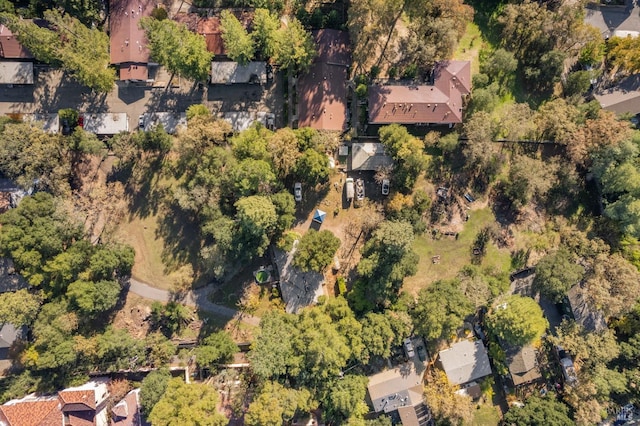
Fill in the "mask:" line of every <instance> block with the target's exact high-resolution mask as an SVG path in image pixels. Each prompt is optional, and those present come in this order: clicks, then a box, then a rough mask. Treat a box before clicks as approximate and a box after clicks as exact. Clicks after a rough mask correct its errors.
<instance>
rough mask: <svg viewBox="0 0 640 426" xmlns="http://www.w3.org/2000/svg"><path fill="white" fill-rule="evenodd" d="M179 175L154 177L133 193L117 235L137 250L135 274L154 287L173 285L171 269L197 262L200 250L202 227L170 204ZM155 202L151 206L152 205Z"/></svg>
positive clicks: (168, 287) (118, 238) (133, 273)
mask: <svg viewBox="0 0 640 426" xmlns="http://www.w3.org/2000/svg"><path fill="white" fill-rule="evenodd" d="M176 184H177V182H176V181H175V179H173V178H171V179H167V178H163V179H159V178H154V179H150V185H149V186H146V187H145V188H144V189H142V190H141V191H139V192H137V193H136V194H131V195H130V196H131V200H130V202H129V203H128V211H127V212H126V214H125V216H124V218H123V220H122V222H121V223H120V224H118V226H117V227H116V229H117V230H116V232H115V238H116V239H117V240H118V241H121V242H123V243H127V244H129V245H131V246H132V247H133V248H134V250H135V252H136V256H135V264H134V265H133V270H132V275H133V277H134V278H136V279H138V280H140V281H143V282H145V283H147V284H149V285H152V286H154V287H158V288H162V289H167V290H168V289H171V286H172V277H171V273H172V272H174V271H176V270H178V269H179V268H180V267H181V266H183V265H187V264H194V262H195V261H196V257H197V251H198V244H199V238H198V231H197V229H196V227H195V226H193V225H192V224H191V223H190V222H188V221H186V220H182V219H181V218H180V213H179V212H178V211H175V210H172V209H171V208H169V207H168V206H167V203H166V199H167V194H169V193H170V189H171V188H172V187H175V185H176ZM149 206H151V207H149Z"/></svg>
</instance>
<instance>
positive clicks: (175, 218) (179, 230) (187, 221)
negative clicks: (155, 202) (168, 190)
mask: <svg viewBox="0 0 640 426" xmlns="http://www.w3.org/2000/svg"><path fill="white" fill-rule="evenodd" d="M162 213H163V214H161V215H160V216H159V217H158V221H159V222H158V229H157V231H156V236H157V237H161V238H162V239H163V240H164V248H163V250H162V263H164V265H165V271H164V272H165V273H170V272H173V271H175V270H176V269H177V268H178V267H179V266H180V265H184V264H191V265H192V266H193V270H194V271H197V270H198V258H199V252H200V248H201V239H200V231H199V229H198V226H197V224H195V223H194V222H193V221H192V220H191V218H190V217H188V215H186V214H185V213H184V212H183V211H181V210H180V209H179V208H178V206H176V205H175V204H173V203H171V202H170V201H169V200H167V199H166V197H165V202H164V204H163V206H162Z"/></svg>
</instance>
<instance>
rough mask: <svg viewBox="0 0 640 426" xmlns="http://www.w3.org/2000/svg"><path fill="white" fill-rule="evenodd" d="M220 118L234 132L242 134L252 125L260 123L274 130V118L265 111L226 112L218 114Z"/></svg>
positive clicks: (273, 115)
mask: <svg viewBox="0 0 640 426" xmlns="http://www.w3.org/2000/svg"><path fill="white" fill-rule="evenodd" d="M219 115H221V116H222V118H223V119H224V120H226V121H228V122H229V124H231V127H233V130H234V131H235V132H243V131H245V130H247V129H248V128H249V127H251V126H253V125H254V123H260V124H262V125H263V126H264V127H266V128H268V129H271V130H273V129H274V128H275V119H276V116H275V114H273V113H270V112H265V111H258V112H254V111H228V112H224V113H219Z"/></svg>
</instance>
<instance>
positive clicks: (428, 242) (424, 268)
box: [403, 207, 511, 294]
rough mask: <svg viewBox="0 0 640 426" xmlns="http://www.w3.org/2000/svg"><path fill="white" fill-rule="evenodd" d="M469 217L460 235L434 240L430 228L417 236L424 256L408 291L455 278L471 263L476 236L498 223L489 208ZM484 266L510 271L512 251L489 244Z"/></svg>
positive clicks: (417, 247) (416, 245)
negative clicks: (487, 227)
mask: <svg viewBox="0 0 640 426" xmlns="http://www.w3.org/2000/svg"><path fill="white" fill-rule="evenodd" d="M469 216H470V217H469V220H468V221H467V222H465V224H464V228H463V229H462V231H460V232H459V233H458V235H457V237H455V236H445V235H441V236H439V237H438V238H439V239H434V238H433V237H432V234H431V233H430V232H429V231H427V232H425V233H424V234H423V235H420V236H418V237H417V238H416V240H415V241H414V243H413V249H414V250H415V251H416V253H418V255H419V256H420V263H419V264H418V273H417V274H416V275H414V276H412V277H408V278H406V279H405V281H404V287H403V288H404V290H405V291H407V292H409V293H410V294H416V293H418V291H419V290H420V289H422V288H424V287H426V286H428V285H429V284H431V283H432V282H434V281H437V280H442V279H449V278H454V277H455V276H456V275H457V274H458V272H459V271H460V270H461V269H462V267H463V266H465V265H468V264H469V263H470V261H471V258H472V257H473V256H474V255H473V252H472V251H473V248H474V247H473V243H474V241H475V239H476V236H477V235H478V233H479V232H480V230H482V229H483V228H485V227H486V226H489V225H491V224H494V223H495V222H496V218H495V216H494V214H493V212H492V211H491V209H490V208H489V207H482V208H479V209H478V210H473V209H471V210H470V215H469ZM436 256H439V258H435V259H437V260H435V259H434V257H436ZM434 262H437V263H434ZM480 266H481V267H482V268H483V269H491V270H494V271H499V272H503V271H504V272H508V271H509V269H510V266H511V255H510V253H509V250H507V249H506V248H501V249H499V248H498V247H496V246H495V245H494V244H492V243H490V244H488V245H487V252H486V255H485V256H484V258H483V259H482V263H481V264H480Z"/></svg>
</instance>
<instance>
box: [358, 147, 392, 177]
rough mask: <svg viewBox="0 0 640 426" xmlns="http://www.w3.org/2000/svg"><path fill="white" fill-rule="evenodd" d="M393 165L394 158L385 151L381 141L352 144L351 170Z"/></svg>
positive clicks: (374, 168)
mask: <svg viewBox="0 0 640 426" xmlns="http://www.w3.org/2000/svg"><path fill="white" fill-rule="evenodd" d="M391 165H393V158H391V157H390V156H388V155H387V154H386V153H385V149H384V145H382V144H381V143H372V142H365V143H353V144H351V170H360V171H364V170H378V169H379V168H380V167H387V166H391Z"/></svg>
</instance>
